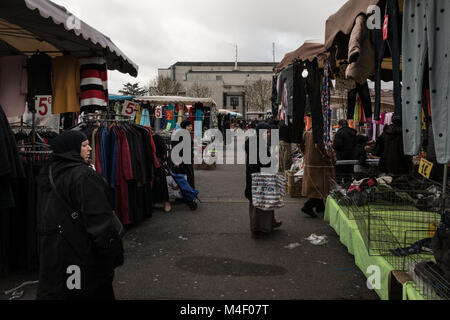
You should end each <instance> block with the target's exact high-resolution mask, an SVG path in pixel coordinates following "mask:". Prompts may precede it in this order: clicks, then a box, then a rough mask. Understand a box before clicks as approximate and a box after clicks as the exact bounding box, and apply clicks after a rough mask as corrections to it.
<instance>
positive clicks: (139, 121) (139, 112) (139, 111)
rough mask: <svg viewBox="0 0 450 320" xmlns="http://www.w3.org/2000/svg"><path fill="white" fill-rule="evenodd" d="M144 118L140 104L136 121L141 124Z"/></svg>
mask: <svg viewBox="0 0 450 320" xmlns="http://www.w3.org/2000/svg"><path fill="white" fill-rule="evenodd" d="M141 119H142V106H140V105H139V106H138V111H137V112H136V120H135V121H134V122H135V123H136V124H140V123H141Z"/></svg>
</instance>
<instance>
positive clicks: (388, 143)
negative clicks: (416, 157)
mask: <svg viewBox="0 0 450 320" xmlns="http://www.w3.org/2000/svg"><path fill="white" fill-rule="evenodd" d="M378 140H380V141H379V142H378V141H377V142H378V143H379V144H381V146H382V150H383V151H382V152H383V153H382V154H381V159H380V163H379V168H380V170H381V172H384V173H390V174H394V175H402V174H409V173H410V172H411V169H412V157H411V156H405V154H404V152H403V135H402V128H401V126H398V125H395V124H391V125H389V126H387V127H386V128H385V129H384V131H383V134H382V135H381V136H380V137H379V138H378Z"/></svg>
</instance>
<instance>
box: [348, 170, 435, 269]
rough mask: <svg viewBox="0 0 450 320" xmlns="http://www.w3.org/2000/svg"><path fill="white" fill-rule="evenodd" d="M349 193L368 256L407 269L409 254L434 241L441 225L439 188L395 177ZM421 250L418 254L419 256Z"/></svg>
mask: <svg viewBox="0 0 450 320" xmlns="http://www.w3.org/2000/svg"><path fill="white" fill-rule="evenodd" d="M382 181H383V180H380V179H377V185H376V186H372V187H369V188H367V189H365V190H361V191H356V192H353V193H351V192H350V193H349V194H348V197H349V199H350V201H351V202H353V208H354V212H353V214H354V216H355V220H356V223H357V224H358V228H359V231H360V233H361V236H362V238H363V240H364V243H365V245H366V247H367V250H368V253H369V255H377V256H383V257H385V259H386V260H387V261H388V262H389V263H390V264H391V265H392V267H393V268H394V269H396V270H404V268H405V258H404V256H405V255H406V253H409V254H411V252H412V251H414V250H415V247H414V246H415V245H416V246H417V245H419V244H420V241H421V240H424V239H425V238H431V237H432V236H433V234H434V232H435V231H436V230H437V227H438V225H439V222H440V219H441V217H440V214H439V208H440V204H441V202H440V201H441V198H440V195H441V192H440V187H439V185H437V184H435V183H433V182H431V181H429V180H425V179H419V178H412V177H407V178H406V177H396V178H393V181H392V182H391V183H389V184H388V183H382ZM420 251H421V250H419V251H418V252H417V253H418V254H419V253H420Z"/></svg>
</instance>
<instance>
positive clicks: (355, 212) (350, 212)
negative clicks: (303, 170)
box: [330, 160, 379, 220]
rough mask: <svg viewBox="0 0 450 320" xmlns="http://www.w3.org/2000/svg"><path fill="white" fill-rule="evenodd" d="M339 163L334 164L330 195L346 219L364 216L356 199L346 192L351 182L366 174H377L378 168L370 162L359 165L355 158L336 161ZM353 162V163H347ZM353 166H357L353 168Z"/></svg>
mask: <svg viewBox="0 0 450 320" xmlns="http://www.w3.org/2000/svg"><path fill="white" fill-rule="evenodd" d="M338 162H340V164H336V166H335V168H336V175H335V179H333V180H332V181H331V184H332V188H331V192H330V196H331V197H332V198H333V199H334V200H335V201H336V203H337V204H338V205H339V206H340V208H341V209H342V212H343V213H344V214H345V216H346V217H347V219H349V220H356V219H360V218H364V217H365V216H366V215H365V214H364V215H363V214H361V212H360V211H365V208H362V207H361V206H360V205H359V203H358V201H354V200H355V199H351V198H350V197H349V196H348V194H347V192H348V190H349V188H350V187H351V185H352V182H354V181H358V180H362V179H364V178H367V177H368V176H375V175H378V174H379V172H378V169H377V167H375V166H374V165H375V164H376V163H372V164H366V165H365V166H360V165H359V161H356V160H344V161H338ZM348 163H353V164H348ZM355 167H358V168H359V169H358V168H357V169H356V170H355Z"/></svg>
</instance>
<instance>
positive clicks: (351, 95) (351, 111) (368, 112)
mask: <svg viewBox="0 0 450 320" xmlns="http://www.w3.org/2000/svg"><path fill="white" fill-rule="evenodd" d="M356 94H359V97H360V98H361V101H362V107H363V109H364V115H365V116H366V118H371V117H372V100H371V99H370V91H369V85H368V84H367V81H366V82H364V83H363V84H359V83H356V88H355V89H353V90H350V91H349V92H348V93H347V119H353V116H354V115H355V104H356Z"/></svg>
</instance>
